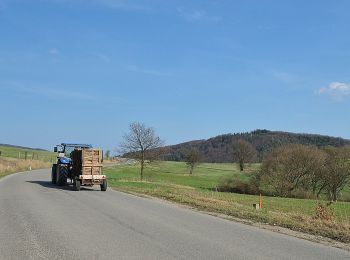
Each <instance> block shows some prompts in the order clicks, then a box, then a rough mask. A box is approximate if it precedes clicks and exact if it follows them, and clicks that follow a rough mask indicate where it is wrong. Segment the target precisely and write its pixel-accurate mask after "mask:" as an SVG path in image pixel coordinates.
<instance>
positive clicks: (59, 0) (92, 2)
mask: <svg viewBox="0 0 350 260" xmlns="http://www.w3.org/2000/svg"><path fill="white" fill-rule="evenodd" d="M46 1H47V2H51V3H55V4H66V5H75V6H77V5H80V6H84V7H86V6H93V7H104V8H109V9H124V10H150V9H151V8H150V6H149V5H147V3H146V2H147V1H145V0H46Z"/></svg>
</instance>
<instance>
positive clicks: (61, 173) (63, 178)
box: [57, 165, 68, 186]
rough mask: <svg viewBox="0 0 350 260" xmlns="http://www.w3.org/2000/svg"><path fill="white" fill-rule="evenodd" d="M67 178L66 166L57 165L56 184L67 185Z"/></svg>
mask: <svg viewBox="0 0 350 260" xmlns="http://www.w3.org/2000/svg"><path fill="white" fill-rule="evenodd" d="M67 176H68V166H67V165H58V176H57V184H58V185H59V186H64V185H66V184H67Z"/></svg>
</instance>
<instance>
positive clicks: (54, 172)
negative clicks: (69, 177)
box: [51, 164, 57, 184]
mask: <svg viewBox="0 0 350 260" xmlns="http://www.w3.org/2000/svg"><path fill="white" fill-rule="evenodd" d="M56 179H57V164H53V165H52V170H51V183H52V184H56Z"/></svg>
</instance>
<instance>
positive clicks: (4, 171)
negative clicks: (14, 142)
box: [0, 146, 57, 178]
mask: <svg viewBox="0 0 350 260" xmlns="http://www.w3.org/2000/svg"><path fill="white" fill-rule="evenodd" d="M0 151H1V156H0V178H1V177H4V176H6V175H8V174H11V173H14V172H20V171H27V170H29V169H33V170H34V169H42V168H49V167H50V166H51V161H53V160H54V159H55V157H56V156H57V155H56V154H55V153H51V152H48V151H41V150H32V149H24V148H17V147H7V146H0Z"/></svg>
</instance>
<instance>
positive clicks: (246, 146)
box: [232, 139, 256, 171]
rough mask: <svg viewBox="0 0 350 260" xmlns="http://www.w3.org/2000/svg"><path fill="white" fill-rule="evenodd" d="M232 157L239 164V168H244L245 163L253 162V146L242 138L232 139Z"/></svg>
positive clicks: (254, 151) (254, 153)
mask: <svg viewBox="0 0 350 260" xmlns="http://www.w3.org/2000/svg"><path fill="white" fill-rule="evenodd" d="M232 146H233V158H234V161H235V162H237V163H238V164H239V169H240V170H241V171H243V170H244V166H245V164H246V163H250V162H253V160H254V159H255V158H256V150H255V148H254V147H253V146H252V145H251V144H250V143H248V142H247V141H245V140H243V139H239V140H237V141H234V142H233V144H232Z"/></svg>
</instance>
